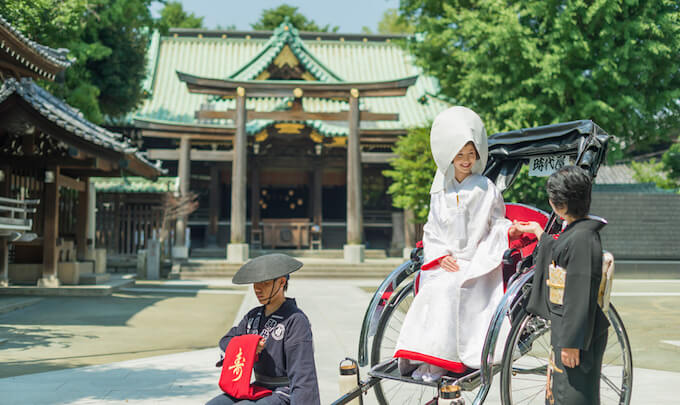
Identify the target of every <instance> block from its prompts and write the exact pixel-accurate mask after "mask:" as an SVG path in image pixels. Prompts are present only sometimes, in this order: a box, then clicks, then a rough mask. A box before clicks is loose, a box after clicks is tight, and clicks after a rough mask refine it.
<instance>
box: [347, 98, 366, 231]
mask: <svg viewBox="0 0 680 405" xmlns="http://www.w3.org/2000/svg"><path fill="white" fill-rule="evenodd" d="M361 203H362V201H361V146H360V143H359V92H358V91H357V90H356V89H352V92H351V95H350V97H349V136H348V137H347V244H348V245H360V244H361V243H362V241H363V222H364V219H363V213H362V207H361Z"/></svg>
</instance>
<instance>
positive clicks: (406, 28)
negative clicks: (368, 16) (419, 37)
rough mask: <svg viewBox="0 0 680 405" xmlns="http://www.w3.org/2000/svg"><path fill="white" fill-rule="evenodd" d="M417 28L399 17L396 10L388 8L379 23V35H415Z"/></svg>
mask: <svg viewBox="0 0 680 405" xmlns="http://www.w3.org/2000/svg"><path fill="white" fill-rule="evenodd" d="M414 32H415V28H414V27H413V26H412V25H411V24H409V23H408V21H406V19H404V18H402V17H401V16H400V15H399V11H398V10H397V9H396V8H388V9H387V10H385V12H384V13H383V16H382V19H381V20H380V21H378V33H379V34H413V33H414Z"/></svg>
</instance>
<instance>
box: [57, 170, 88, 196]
mask: <svg viewBox="0 0 680 405" xmlns="http://www.w3.org/2000/svg"><path fill="white" fill-rule="evenodd" d="M58 182H59V186H61V187H66V188H69V189H71V190H75V191H79V192H81V193H82V192H84V191H85V190H86V188H87V185H86V184H85V183H84V182H82V181H80V180H77V179H74V178H72V177H68V176H64V175H63V174H59V178H58Z"/></svg>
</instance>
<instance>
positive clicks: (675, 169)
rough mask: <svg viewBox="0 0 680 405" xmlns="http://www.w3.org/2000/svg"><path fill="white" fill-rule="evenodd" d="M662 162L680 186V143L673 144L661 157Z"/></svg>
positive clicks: (669, 174) (669, 175)
mask: <svg viewBox="0 0 680 405" xmlns="http://www.w3.org/2000/svg"><path fill="white" fill-rule="evenodd" d="M661 162H663V166H664V168H665V169H666V170H668V177H670V178H671V179H673V180H675V182H676V184H678V185H679V186H680V143H675V144H673V145H672V146H671V147H670V148H669V149H668V150H667V151H666V153H664V154H663V156H662V157H661Z"/></svg>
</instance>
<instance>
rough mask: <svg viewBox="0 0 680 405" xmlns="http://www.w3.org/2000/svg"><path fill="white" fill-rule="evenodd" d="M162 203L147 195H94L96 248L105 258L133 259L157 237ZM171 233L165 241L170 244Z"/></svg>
mask: <svg viewBox="0 0 680 405" xmlns="http://www.w3.org/2000/svg"><path fill="white" fill-rule="evenodd" d="M162 203H163V200H162V195H160V194H151V193H148V194H147V193H135V194H123V193H98V194H97V226H96V244H97V247H98V248H106V249H107V250H108V254H109V255H134V254H136V253H137V251H138V250H139V249H146V246H147V242H148V240H149V239H151V238H153V237H156V238H158V237H159V236H160V231H161V227H162V225H163V224H162V221H163V206H162ZM170 225H171V226H169V228H170V229H173V228H174V226H173V224H170ZM171 237H172V233H171V234H170V237H169V238H168V240H171Z"/></svg>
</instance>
